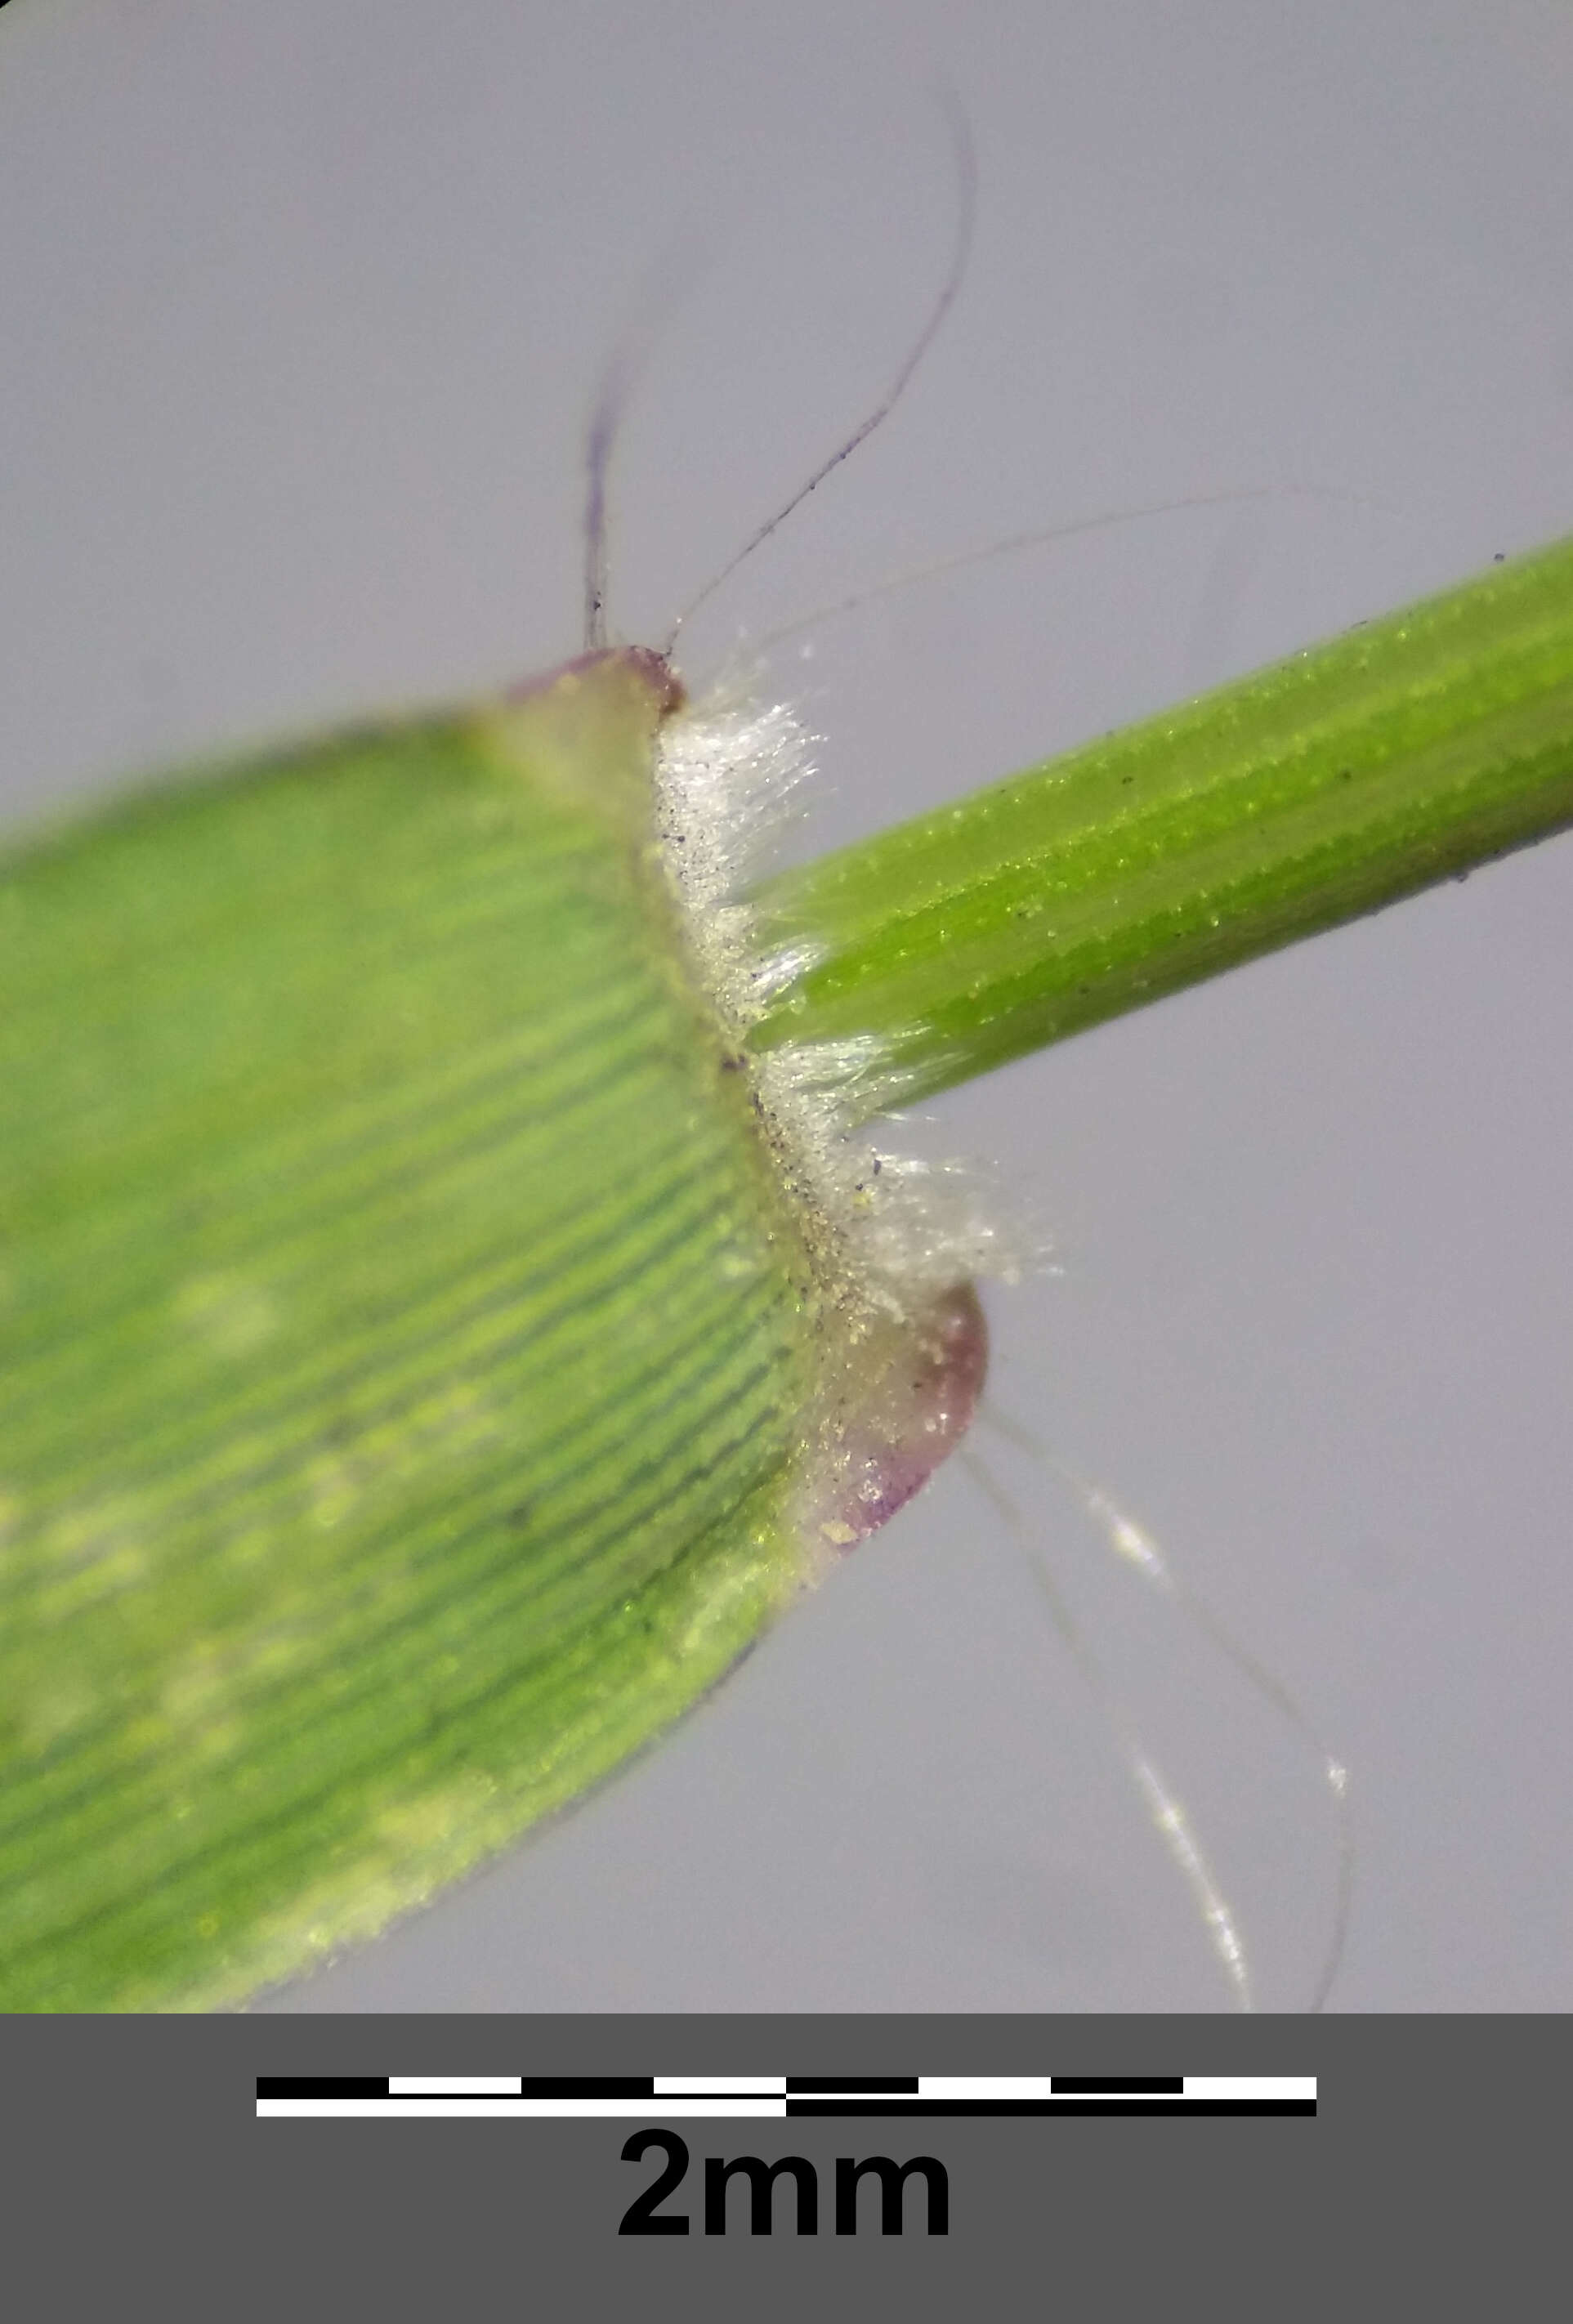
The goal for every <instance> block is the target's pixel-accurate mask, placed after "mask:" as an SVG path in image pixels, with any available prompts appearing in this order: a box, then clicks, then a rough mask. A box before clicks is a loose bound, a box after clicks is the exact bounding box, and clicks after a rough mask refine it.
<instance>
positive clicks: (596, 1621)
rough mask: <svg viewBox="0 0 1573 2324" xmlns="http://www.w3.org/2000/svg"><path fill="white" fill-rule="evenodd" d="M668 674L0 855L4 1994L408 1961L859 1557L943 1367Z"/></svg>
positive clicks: (204, 785)
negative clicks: (800, 1600) (899, 1351)
mask: <svg viewBox="0 0 1573 2324" xmlns="http://www.w3.org/2000/svg"><path fill="white" fill-rule="evenodd" d="M666 687H667V680H666V677H665V673H664V671H661V670H660V669H659V665H654V664H653V663H652V662H651V660H650V659H649V658H644V659H641V658H639V657H638V656H621V655H613V656H608V657H603V658H602V659H600V660H599V661H598V662H597V663H595V664H593V665H592V666H591V667H590V668H589V669H585V670H574V669H570V670H569V672H568V673H566V675H564V676H563V677H561V678H558V679H557V681H556V682H555V683H551V684H548V685H546V686H544V687H541V688H539V689H537V690H535V691H533V692H531V693H529V694H528V695H526V696H524V697H523V698H522V699H520V700H519V701H516V702H514V703H512V704H508V705H491V706H488V707H484V708H483V709H482V710H479V711H477V712H475V713H474V714H472V715H455V716H448V717H440V718H435V719H429V720H426V721H423V722H416V723H410V724H404V725H400V726H394V727H389V728H387V729H384V730H377V729H368V730H366V731H364V732H363V733H352V734H349V735H347V736H345V737H342V738H340V739H337V740H336V741H333V742H327V743H323V744H319V745H317V746H314V747H312V748H309V749H307V750H303V751H300V752H297V753H295V754H293V755H290V756H286V757H281V758H276V759H272V760H268V761H259V762H257V763H255V764H253V765H250V766H246V767H243V768H240V769H236V770H231V771H229V772H228V774H227V776H226V778H225V779H223V780H219V781H208V782H197V783H189V784H187V785H184V786H183V787H180V788H175V789H172V790H169V791H166V792H163V793H161V794H156V795H152V796H149V797H147V798H141V799H136V800H133V802H132V803H130V804H129V805H126V806H124V807H120V808H119V809H117V810H115V811H114V812H112V813H111V814H110V815H109V816H106V817H105V818H103V819H101V820H99V821H97V822H96V823H93V824H89V825H85V826H84V827H82V828H81V829H79V830H77V831H74V832H68V833H66V834H64V835H61V836H60V837H59V838H57V839H56V840H54V841H52V842H50V843H46V844H42V845H40V846H35V847H34V848H32V850H31V851H28V852H26V853H23V854H21V855H19V856H17V857H15V858H14V859H13V860H11V861H10V862H6V863H5V865H4V866H0V991H3V992H4V994H5V1009H4V1017H3V1020H0V1349H3V1362H0V1769H3V1775H4V1781H3V1784H0V2004H3V2005H4V2006H7V2007H10V2008H13V2009H15V2008H33V2009H36V2008H52V2009H82V2008H97V2007H106V2006H118V2007H134V2006H149V2005H153V2004H159V2003H164V2002H168V2001H170V2000H175V1999H178V2000H180V2001H183V2002H185V2003H188V2004H193V2003H211V2002H213V2001H216V2000H224V1999H226V1998H230V1997H235V1996H237V1995H239V1994H242V1993H244V1992H245V1991H247V1990H248V1989H250V1988H251V1987H253V1986H254V1985H255V1984H256V1983H257V1982H259V1981H260V1980H262V1979H263V1978H271V1977H276V1976H279V1975H281V1974H283V1973H285V1972H287V1971H290V1970H292V1969H298V1968H299V1967H300V1966H301V1965H302V1964H303V1962H305V1961H307V1960H309V1959H310V1958H311V1957H312V1956H313V1954H314V1953H318V1952H320V1951H322V1950H325V1949H327V1947H329V1946H331V1945H335V1944H337V1943H340V1942H342V1941H344V1940H345V1938H347V1937H349V1936H352V1935H354V1934H356V1933H361V1932H368V1931H370V1930H373V1929H375V1928H376V1927H378V1926H380V1925H381V1924H382V1923H383V1922H385V1921H386V1920H387V1919H388V1917H389V1916H390V1914H392V1913H394V1912H396V1911H398V1910H400V1909H401V1908H403V1907H405V1906H408V1905H409V1904H413V1903H415V1902H417V1901H419V1899H420V1898H422V1897H424V1896H426V1895H428V1894H429V1893H430V1891H431V1890H432V1889H433V1888H434V1887H435V1886H437V1884H438V1883H440V1882H442V1881H444V1880H446V1879H448V1878H451V1877H453V1876H454V1875H455V1874H456V1873H458V1872H460V1871H462V1870H463V1869H464V1868H465V1867H466V1866H467V1865H469V1864H470V1863H472V1862H473V1861H474V1859H475V1858H476V1857H477V1856H478V1855H480V1854H481V1853H482V1852H483V1851H484V1850H486V1849H490V1848H492V1847H494V1846H496V1845H497V1844H498V1843H499V1842H500V1841H501V1840H503V1839H505V1838H507V1837H509V1836H510V1835H511V1834H512V1833H513V1832H515V1831H518V1830H519V1829H520V1826H521V1825H523V1824H525V1823H527V1822H529V1821H531V1820H532V1819H533V1818H535V1817H537V1816H538V1815H539V1814H540V1813H542V1812H544V1811H546V1810H547V1809H550V1808H553V1807H556V1806H558V1805H560V1804H562V1803H565V1802H566V1801H568V1800H571V1799H573V1798H574V1797H575V1795H576V1794H579V1793H581V1792H582V1791H583V1790H584V1788H585V1786H586V1785H587V1784H590V1783H592V1782H593V1780H594V1779H595V1778H596V1777H597V1776H598V1775H601V1774H603V1772H604V1771H605V1770H606V1769H607V1768H609V1767H611V1766H614V1765H615V1764H616V1763H617V1761H618V1760H620V1759H621V1758H622V1757H625V1756H626V1755H627V1753H628V1752H629V1751H630V1750H632V1749H633V1748H636V1747H637V1746H638V1745H639V1744H640V1743H642V1742H643V1741H644V1740H646V1738H648V1737H649V1735H650V1734H652V1733H653V1732H654V1731H655V1730H656V1729H658V1728H659V1727H660V1726H661V1725H662V1724H664V1723H665V1722H666V1721H667V1720H669V1719H671V1718H672V1717H673V1716H674V1715H675V1714H676V1712H677V1711H680V1710H681V1709H682V1708H684V1707H685V1705H686V1704H688V1703H689V1702H691V1701H693V1700H694V1698H695V1696H696V1695H697V1694H698V1693H699V1692H702V1691H703V1690H704V1688H706V1687H707V1686H709V1685H710V1684H711V1683H713V1681H714V1680H715V1679H716V1678H717V1677H718V1676H719V1675H720V1674H721V1673H722V1671H723V1670H724V1669H725V1668H726V1667H727V1665H729V1663H731V1661H732V1660H733V1658H734V1657H735V1656H736V1655H737V1654H738V1653H739V1652H740V1651H741V1649H742V1648H743V1647H744V1646H746V1645H747V1644H748V1643H749V1641H750V1639H751V1638H752V1637H754V1635H755V1634H756V1632H757V1631H758V1629H759V1627H760V1625H761V1623H762V1622H763V1621H764V1620H765V1619H766V1618H768V1615H769V1614H770V1613H771V1612H773V1611H774V1610H775V1609H777V1607H779V1606H780V1605H781V1604H782V1603H784V1602H785V1601H786V1600H787V1599H788V1598H790V1597H791V1596H792V1594H793V1593H794V1591H796V1590H797V1589H798V1588H799V1587H801V1585H802V1583H803V1582H804V1581H805V1579H806V1578H807V1577H808V1575H809V1574H810V1572H812V1571H813V1569H814V1560H815V1558H816V1557H818V1558H819V1559H820V1560H821V1561H823V1558H824V1557H825V1555H826V1554H828V1553H827V1551H826V1545H825V1540H824V1539H823V1537H821V1535H822V1532H823V1528H822V1527H820V1526H818V1520H820V1519H823V1521H824V1527H828V1529H829V1531H830V1535H831V1537H832V1538H840V1537H841V1535H838V1534H836V1532H835V1530H834V1528H835V1525H836V1523H837V1522H838V1520H837V1517H836V1514H835V1513H836V1507H837V1495H838V1493H841V1492H843V1491H845V1490H850V1489H854V1488H855V1486H856V1484H857V1483H858V1481H859V1480H860V1475H861V1471H858V1472H857V1474H854V1473H853V1472H852V1471H851V1469H845V1473H842V1471H838V1470H837V1469H836V1466H835V1459H836V1455H835V1450H834V1448H835V1445H836V1444H838V1443H841V1437H842V1433H844V1432H843V1423H844V1422H845V1420H846V1419H847V1416H848V1414H849V1412H850V1409H851V1401H852V1400H855V1399H851V1391H850V1390H849V1389H848V1388H847V1386H846V1379H845V1377H844V1375H845V1372H846V1368H847V1351H848V1349H849V1348H850V1347H851V1346H852V1344H853V1342H856V1343H857V1365H856V1370H857V1378H858V1380H859V1381H860V1383H862V1384H863V1385H864V1386H865V1387H866V1386H867V1385H868V1383H869V1381H871V1380H872V1381H875V1382H876V1386H877V1380H878V1371H879V1366H880V1363H881V1361H883V1360H884V1355H882V1354H881V1350H882V1349H883V1350H884V1351H885V1355H888V1353H889V1351H890V1348H891V1347H893V1346H895V1345H897V1343H899V1344H900V1345H901V1346H902V1347H904V1348H906V1350H907V1352H908V1353H910V1335H907V1334H903V1333H896V1332H894V1330H893V1327H892V1326H890V1325H889V1324H888V1323H886V1324H884V1325H883V1326H879V1325H878V1324H877V1322H876V1321H875V1320H874V1319H870V1318H869V1317H868V1316H865V1315H863V1314H862V1313H861V1311H860V1309H859V1308H858V1307H857V1304H856V1300H855V1297H854V1296H853V1295H852V1292H851V1289H850V1287H849V1286H848V1285H847V1283H846V1282H845V1280H844V1279H843V1278H842V1277H841V1276H840V1275H839V1274H838V1272H837V1268H838V1266H839V1261H838V1260H836V1259H834V1257H833V1255H828V1254H826V1253H825V1252H823V1251H817V1252H811V1251H810V1250H808V1249H807V1248H806V1246H805V1238H804V1232H803V1226H802V1222H801V1218H800V1216H799V1214H798V1213H797V1211H796V1209H795V1207H794V1206H793V1205H792V1204H791V1203H789V1202H788V1201H787V1198H786V1196H785V1195H784V1193H783V1190H782V1188H781V1185H780V1184H779V1181H778V1176H777V1172H776V1170H775V1168H774V1166H773V1165H772V1163H771V1161H770V1159H769V1157H768V1152H767V1149H766V1148H765V1146H764V1144H763V1142H762V1141H761V1139H760V1138H759V1130H758V1123H757V1120H756V1117H755V1114H754V1111H753V1110H752V1107H751V1105H750V1100H749V1096H748V1093H747V1091H746V1089H745V1087H744V1086H743V1084H742V1083H741V1079H740V1077H739V1076H738V1075H737V1074H735V1073H733V1072H730V1071H728V1070H725V1069H724V1067H725V1063H726V1060H725V1057H724V1053H723V1050H722V1042H721V1038H720V1033H719V1028H718V1027H717V1025H716V1023H715V1021H714V1019H713V1016H712V1015H711V1014H710V1012H709V1011H708V1010H707V1008H706V1007H705V1005H704V1002H703V1000H702V999H701V997H700V996H698V995H697V994H696V992H695V989H694V987H693V983H692V980H691V978H690V976H689V974H688V973H687V970H686V967H685V962H684V959H683V956H682V943H681V936H680V933H679V930H678V927H677V923H676V917H675V913H674V909H673V906H672V902H671V899H670V896H669V894H668V892H667V889H666V886H665V882H664V881H663V880H662V878H661V877H660V875H659V873H658V871H655V870H654V869H653V867H652V863H651V847H650V838H649V760H650V750H651V742H652V738H653V735H654V733H655V730H656V726H657V723H658V717H659V715H661V713H662V711H663V709H664V707H665V701H664V693H665V689H666ZM881 1330H882V1331H883V1333H884V1335H885V1337H884V1339H883V1340H881V1337H880V1333H881ZM875 1433H876V1436H877V1434H878V1431H877V1428H876V1432H875ZM859 1450H860V1453H861V1454H863V1455H865V1456H867V1457H868V1458H870V1459H873V1460H875V1461H876V1462H877V1460H878V1446H877V1444H875V1446H874V1448H873V1451H872V1452H870V1451H869V1444H868V1443H866V1442H862V1441H861V1440H860V1447H859ZM848 1457H849V1458H850V1456H848ZM843 1468H845V1463H844V1462H843ZM816 1493H817V1498H815V1495H816ZM854 1530H855V1529H854ZM846 1537H847V1538H851V1537H852V1535H851V1534H850V1533H849V1534H847V1535H846Z"/></svg>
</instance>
